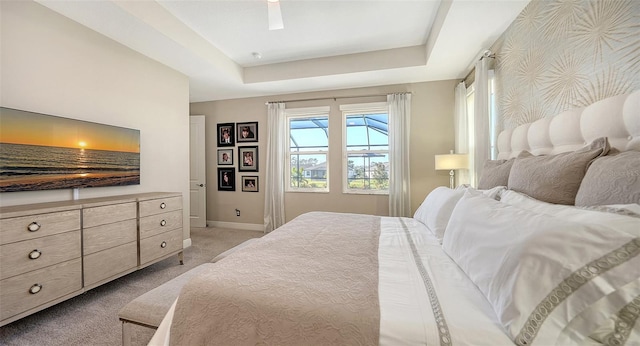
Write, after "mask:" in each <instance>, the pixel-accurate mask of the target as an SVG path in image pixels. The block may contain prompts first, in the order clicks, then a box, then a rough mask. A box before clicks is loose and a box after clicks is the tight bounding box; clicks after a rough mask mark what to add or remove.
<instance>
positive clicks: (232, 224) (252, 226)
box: [207, 220, 264, 232]
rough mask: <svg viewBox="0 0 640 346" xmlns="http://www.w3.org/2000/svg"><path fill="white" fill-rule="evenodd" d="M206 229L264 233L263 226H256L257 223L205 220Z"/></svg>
mask: <svg viewBox="0 0 640 346" xmlns="http://www.w3.org/2000/svg"><path fill="white" fill-rule="evenodd" d="M207 227H219V228H231V229H242V230H247V231H256V232H264V225H261V224H257V223H239V222H224V221H209V220H207Z"/></svg>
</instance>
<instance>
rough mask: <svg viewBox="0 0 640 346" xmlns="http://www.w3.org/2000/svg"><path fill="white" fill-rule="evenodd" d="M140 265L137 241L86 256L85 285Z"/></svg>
mask: <svg viewBox="0 0 640 346" xmlns="http://www.w3.org/2000/svg"><path fill="white" fill-rule="evenodd" d="M137 265H138V244H137V242H136V241H133V242H130V243H128V244H124V245H120V246H117V247H114V248H111V249H107V250H104V251H100V252H96V253H93V254H91V255H88V256H85V257H84V285H85V286H89V285H93V284H95V283H98V282H100V281H102V280H105V279H108V278H110V277H112V276H114V275H117V274H120V273H122V272H125V271H127V270H129V269H133V268H135V267H136V266H137Z"/></svg>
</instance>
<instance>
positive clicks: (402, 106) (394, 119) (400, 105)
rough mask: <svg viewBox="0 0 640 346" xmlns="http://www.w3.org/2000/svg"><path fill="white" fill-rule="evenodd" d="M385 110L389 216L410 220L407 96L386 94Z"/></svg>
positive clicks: (409, 111) (408, 103)
mask: <svg viewBox="0 0 640 346" xmlns="http://www.w3.org/2000/svg"><path fill="white" fill-rule="evenodd" d="M387 105H388V107H389V163H390V165H389V166H390V167H389V170H390V172H389V216H406V217H411V185H410V175H409V168H410V167H409V135H410V131H409V129H410V125H411V124H410V119H411V94H409V93H403V94H390V95H387Z"/></svg>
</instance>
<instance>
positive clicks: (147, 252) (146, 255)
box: [140, 228, 182, 265]
mask: <svg viewBox="0 0 640 346" xmlns="http://www.w3.org/2000/svg"><path fill="white" fill-rule="evenodd" d="M180 250H182V228H176V229H174V230H173V231H169V232H166V233H162V234H157V235H154V236H152V237H149V238H145V239H141V240H140V265H144V264H146V263H148V262H150V261H153V260H154V259H156V258H160V257H162V256H165V255H168V254H171V253H174V252H177V251H180Z"/></svg>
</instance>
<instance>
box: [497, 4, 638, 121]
mask: <svg viewBox="0 0 640 346" xmlns="http://www.w3.org/2000/svg"><path fill="white" fill-rule="evenodd" d="M491 50H492V51H493V52H495V53H496V60H495V63H494V64H495V66H494V67H495V71H496V72H495V73H496V93H497V96H498V102H497V104H498V111H499V114H500V118H501V119H502V123H503V124H502V125H503V128H505V129H509V128H514V127H516V126H518V125H521V124H524V123H528V122H532V121H535V120H537V119H540V118H543V117H548V116H554V115H556V114H559V113H561V112H562V111H564V110H567V109H572V108H579V107H584V106H586V105H589V104H591V103H593V102H596V101H598V100H601V99H603V98H607V97H610V96H614V95H618V94H623V93H627V92H631V91H634V90H638V89H640V0H591V1H587V0H532V1H531V3H529V5H527V7H525V9H524V10H523V11H522V12H521V13H520V15H519V16H518V17H517V18H516V19H515V21H514V22H513V23H512V24H511V26H510V27H509V28H508V29H507V30H506V31H505V32H504V33H503V34H502V36H501V37H500V38H499V39H498V40H497V41H496V43H495V44H494V45H493V47H491Z"/></svg>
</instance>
